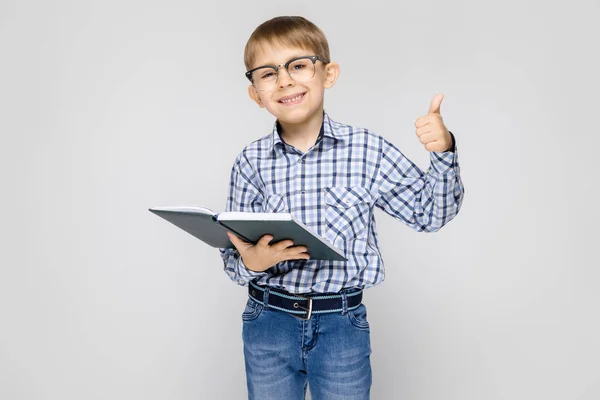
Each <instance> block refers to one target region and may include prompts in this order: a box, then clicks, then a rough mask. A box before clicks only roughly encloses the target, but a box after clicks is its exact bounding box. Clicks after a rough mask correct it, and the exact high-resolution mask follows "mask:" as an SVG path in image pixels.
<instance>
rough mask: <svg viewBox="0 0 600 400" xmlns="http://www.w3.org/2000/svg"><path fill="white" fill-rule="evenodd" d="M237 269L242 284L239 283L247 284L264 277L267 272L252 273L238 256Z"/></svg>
mask: <svg viewBox="0 0 600 400" xmlns="http://www.w3.org/2000/svg"><path fill="white" fill-rule="evenodd" d="M236 269H237V272H238V277H240V278H241V281H243V283H242V282H239V283H241V284H247V283H248V281H251V280H253V279H255V278H257V277H259V276H263V275H264V274H265V272H264V271H263V272H256V271H252V270H250V269H248V268H247V267H246V266H245V265H244V262H243V261H242V257H241V256H238V257H237V264H236Z"/></svg>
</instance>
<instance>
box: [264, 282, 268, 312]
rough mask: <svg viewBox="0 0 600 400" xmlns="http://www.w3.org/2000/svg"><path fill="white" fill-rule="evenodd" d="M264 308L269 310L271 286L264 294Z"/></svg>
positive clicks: (266, 288)
mask: <svg viewBox="0 0 600 400" xmlns="http://www.w3.org/2000/svg"><path fill="white" fill-rule="evenodd" d="M263 306H264V307H265V309H266V310H268V309H269V286H266V287H265V292H264V294H263Z"/></svg>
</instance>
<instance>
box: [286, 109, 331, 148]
mask: <svg viewBox="0 0 600 400" xmlns="http://www.w3.org/2000/svg"><path fill="white" fill-rule="evenodd" d="M279 125H280V126H281V132H279V135H280V136H281V138H282V139H283V140H284V141H285V142H286V143H288V144H290V145H292V146H294V147H296V148H297V149H299V150H302V151H306V150H308V149H309V148H311V147H312V146H313V145H314V144H315V141H316V140H317V137H319V132H320V131H321V126H322V125H323V110H320V111H319V112H317V113H315V114H314V115H313V116H311V117H310V118H309V119H308V120H307V121H304V122H301V123H297V124H294V123H289V122H284V121H279Z"/></svg>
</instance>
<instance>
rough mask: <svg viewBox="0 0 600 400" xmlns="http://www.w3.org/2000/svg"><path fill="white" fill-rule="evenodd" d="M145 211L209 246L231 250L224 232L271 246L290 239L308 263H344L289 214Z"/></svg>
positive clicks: (184, 209) (181, 208) (185, 209)
mask: <svg viewBox="0 0 600 400" xmlns="http://www.w3.org/2000/svg"><path fill="white" fill-rule="evenodd" d="M149 210H150V211H151V212H153V213H154V214H156V215H158V216H159V217H162V218H164V219H166V220H167V221H169V222H170V223H172V224H174V225H176V226H178V227H179V228H181V229H183V230H184V231H186V232H187V233H189V234H191V235H192V236H195V237H197V238H198V239H200V240H202V241H203V242H205V243H206V244H208V245H210V246H212V247H219V248H235V246H234V245H233V243H231V241H230V240H229V238H228V237H227V234H226V232H227V231H230V232H231V233H233V234H235V235H237V236H238V237H240V238H241V239H243V240H245V241H246V242H250V243H256V242H258V240H259V239H260V238H261V237H262V236H264V235H266V234H270V235H272V236H273V240H272V241H271V243H275V242H279V241H281V240H284V239H291V240H292V241H293V242H294V246H306V247H307V249H308V250H307V253H308V254H310V258H311V260H334V261H347V259H346V257H344V254H343V253H342V251H340V250H339V249H337V248H335V247H334V246H333V245H332V244H331V243H329V242H328V241H327V240H326V239H325V238H323V237H321V236H319V235H317V234H316V233H315V232H312V231H311V230H310V229H309V228H308V227H307V226H305V225H304V224H303V223H302V222H300V221H298V220H296V219H295V218H294V217H293V216H292V214H290V213H254V212H236V211H230V212H222V213H218V214H217V213H214V212H213V211H212V210H209V209H208V208H205V207H200V206H194V205H189V206H179V207H153V208H150V209H149Z"/></svg>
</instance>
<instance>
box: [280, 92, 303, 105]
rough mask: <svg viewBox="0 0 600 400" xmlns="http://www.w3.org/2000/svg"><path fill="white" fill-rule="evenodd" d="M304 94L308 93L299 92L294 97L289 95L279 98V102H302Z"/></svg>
mask: <svg viewBox="0 0 600 400" xmlns="http://www.w3.org/2000/svg"><path fill="white" fill-rule="evenodd" d="M304 95H306V92H304V93H300V94H298V95H296V96H294V97H288V98H285V99H282V100H279V103H281V104H295V103H298V102H300V101H301V100H302V99H303V98H304Z"/></svg>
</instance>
